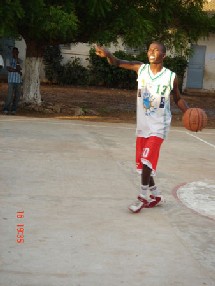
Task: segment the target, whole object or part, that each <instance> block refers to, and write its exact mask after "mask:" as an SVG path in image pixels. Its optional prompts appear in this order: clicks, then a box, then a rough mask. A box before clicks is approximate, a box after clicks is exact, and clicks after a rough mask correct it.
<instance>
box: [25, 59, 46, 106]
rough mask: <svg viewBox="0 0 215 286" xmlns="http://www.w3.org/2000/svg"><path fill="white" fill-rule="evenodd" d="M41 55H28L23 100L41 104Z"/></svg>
mask: <svg viewBox="0 0 215 286" xmlns="http://www.w3.org/2000/svg"><path fill="white" fill-rule="evenodd" d="M41 64H42V58H41V57H26V59H25V74H24V81H23V100H24V102H27V103H34V104H40V103H41V94H40V68H41Z"/></svg>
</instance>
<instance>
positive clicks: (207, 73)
mask: <svg viewBox="0 0 215 286" xmlns="http://www.w3.org/2000/svg"><path fill="white" fill-rule="evenodd" d="M198 45H202V46H206V53H205V70H204V79H203V89H205V90H210V91H215V34H211V35H210V37H209V38H208V39H201V40H199V41H198Z"/></svg>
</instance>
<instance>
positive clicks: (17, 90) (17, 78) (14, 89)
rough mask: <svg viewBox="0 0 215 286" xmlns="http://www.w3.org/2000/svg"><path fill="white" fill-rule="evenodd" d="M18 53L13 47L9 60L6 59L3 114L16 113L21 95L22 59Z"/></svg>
mask: <svg viewBox="0 0 215 286" xmlns="http://www.w3.org/2000/svg"><path fill="white" fill-rule="evenodd" d="M18 55H19V50H18V48H16V47H14V48H13V50H12V58H11V59H10V60H9V61H6V66H7V71H8V95H7V98H6V100H5V104H4V109H3V113H4V114H5V115H7V114H9V112H11V114H12V115H15V114H16V111H17V107H18V103H19V99H20V96H21V85H22V68H21V64H22V61H21V60H20V59H19V58H18Z"/></svg>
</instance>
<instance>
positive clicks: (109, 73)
mask: <svg viewBox="0 0 215 286" xmlns="http://www.w3.org/2000/svg"><path fill="white" fill-rule="evenodd" d="M114 55H115V56H116V57H119V58H121V59H126V60H133V59H134V57H133V56H131V55H128V54H126V53H125V52H123V51H118V52H115V53H114ZM136 78H137V75H136V73H135V72H134V71H129V70H125V69H121V68H117V67H115V66H112V65H109V64H108V62H107V60H106V59H104V58H100V57H98V56H97V55H96V54H95V50H94V49H91V50H90V57H89V84H90V85H102V86H106V87H115V88H116V87H117V88H130V89H131V88H135V86H136Z"/></svg>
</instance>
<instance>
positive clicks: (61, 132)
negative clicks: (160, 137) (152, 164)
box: [0, 116, 215, 286]
mask: <svg viewBox="0 0 215 286" xmlns="http://www.w3.org/2000/svg"><path fill="white" fill-rule="evenodd" d="M0 126H1V128H0V142H1V143H0V152H1V164H0V199H1V209H0V215H1V217H0V219H1V235H0V261H1V266H0V285H1V286H12V285H17V286H61V285H62V286H79V285H80V286H100V285H103V286H118V285H126V286H127V285H129V286H136V285H138V286H140V285H147V286H171V285H172V286H175V285H176V286H179V285H182V286H200V285H210V286H212V285H215V272H214V269H215V171H214V170H215V163H214V162H215V130H214V129H205V130H204V131H203V132H200V133H190V132H187V131H186V130H185V129H183V128H172V129H171V132H170V134H169V138H168V140H167V141H166V142H164V144H163V146H162V149H161V155H160V161H159V164H158V172H157V178H156V182H157V185H158V186H159V187H160V189H161V190H162V192H163V195H164V196H165V198H166V204H165V205H164V206H160V207H155V208H153V209H143V210H142V212H141V213H139V214H132V213H130V212H129V211H128V209H127V206H128V205H129V204H130V203H131V202H132V201H133V200H134V199H135V197H136V195H137V194H138V192H139V186H140V177H139V175H137V174H136V171H135V125H133V124H119V123H118V124H114V123H94V122H87V121H63V120H58V119H36V118H25V117H19V116H16V117H12V116H0Z"/></svg>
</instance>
